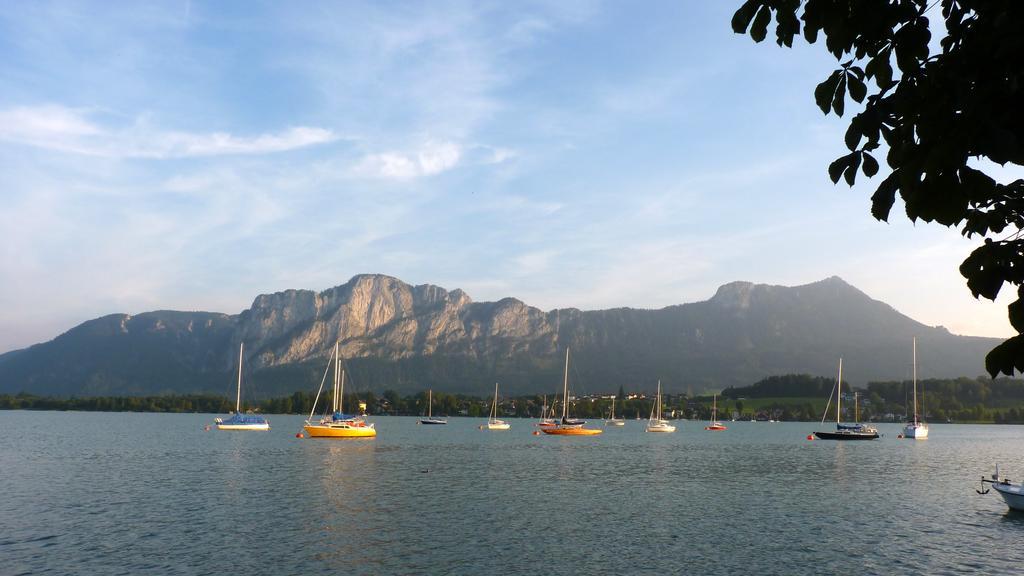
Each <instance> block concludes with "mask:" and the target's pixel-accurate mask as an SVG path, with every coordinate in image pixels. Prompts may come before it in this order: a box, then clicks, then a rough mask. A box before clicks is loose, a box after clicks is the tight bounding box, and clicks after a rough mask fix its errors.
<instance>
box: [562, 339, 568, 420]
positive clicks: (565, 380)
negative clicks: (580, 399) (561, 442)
mask: <svg viewBox="0 0 1024 576" xmlns="http://www.w3.org/2000/svg"><path fill="white" fill-rule="evenodd" d="M568 418H569V347H568V346H567V347H566V348H565V377H564V378H563V379H562V420H563V421H565V420H566V419H568Z"/></svg>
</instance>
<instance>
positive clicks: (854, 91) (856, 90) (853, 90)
mask: <svg viewBox="0 0 1024 576" xmlns="http://www.w3.org/2000/svg"><path fill="white" fill-rule="evenodd" d="M846 79H847V82H849V85H850V98H853V99H854V101H856V102H858V103H860V102H863V101H864V97H865V96H867V94H868V87H867V86H865V85H864V82H863V81H862V80H860V79H859V78H857V77H856V76H854V75H851V74H847V75H846Z"/></svg>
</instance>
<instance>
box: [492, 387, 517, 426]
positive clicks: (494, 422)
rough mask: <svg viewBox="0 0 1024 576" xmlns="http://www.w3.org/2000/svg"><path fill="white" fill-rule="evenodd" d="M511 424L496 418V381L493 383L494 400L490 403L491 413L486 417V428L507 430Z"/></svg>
mask: <svg viewBox="0 0 1024 576" xmlns="http://www.w3.org/2000/svg"><path fill="white" fill-rule="evenodd" d="M511 427H512V425H511V424H509V423H508V422H505V421H504V420H498V383H497V382H495V383H494V402H492V403H491V413H490V415H489V416H488V417H487V429H488V430H508V429H509V428H511Z"/></svg>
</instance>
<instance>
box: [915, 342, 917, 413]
mask: <svg viewBox="0 0 1024 576" xmlns="http://www.w3.org/2000/svg"><path fill="white" fill-rule="evenodd" d="M914 425H915V426H916V425H917V336H914Z"/></svg>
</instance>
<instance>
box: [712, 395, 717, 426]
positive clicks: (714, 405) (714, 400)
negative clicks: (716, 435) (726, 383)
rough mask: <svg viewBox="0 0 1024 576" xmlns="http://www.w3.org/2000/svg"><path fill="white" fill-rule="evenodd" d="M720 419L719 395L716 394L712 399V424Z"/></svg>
mask: <svg viewBox="0 0 1024 576" xmlns="http://www.w3.org/2000/svg"><path fill="white" fill-rule="evenodd" d="M717 419H718V394H715V395H714V396H712V398H711V422H712V423H714V422H715V420H717Z"/></svg>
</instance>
